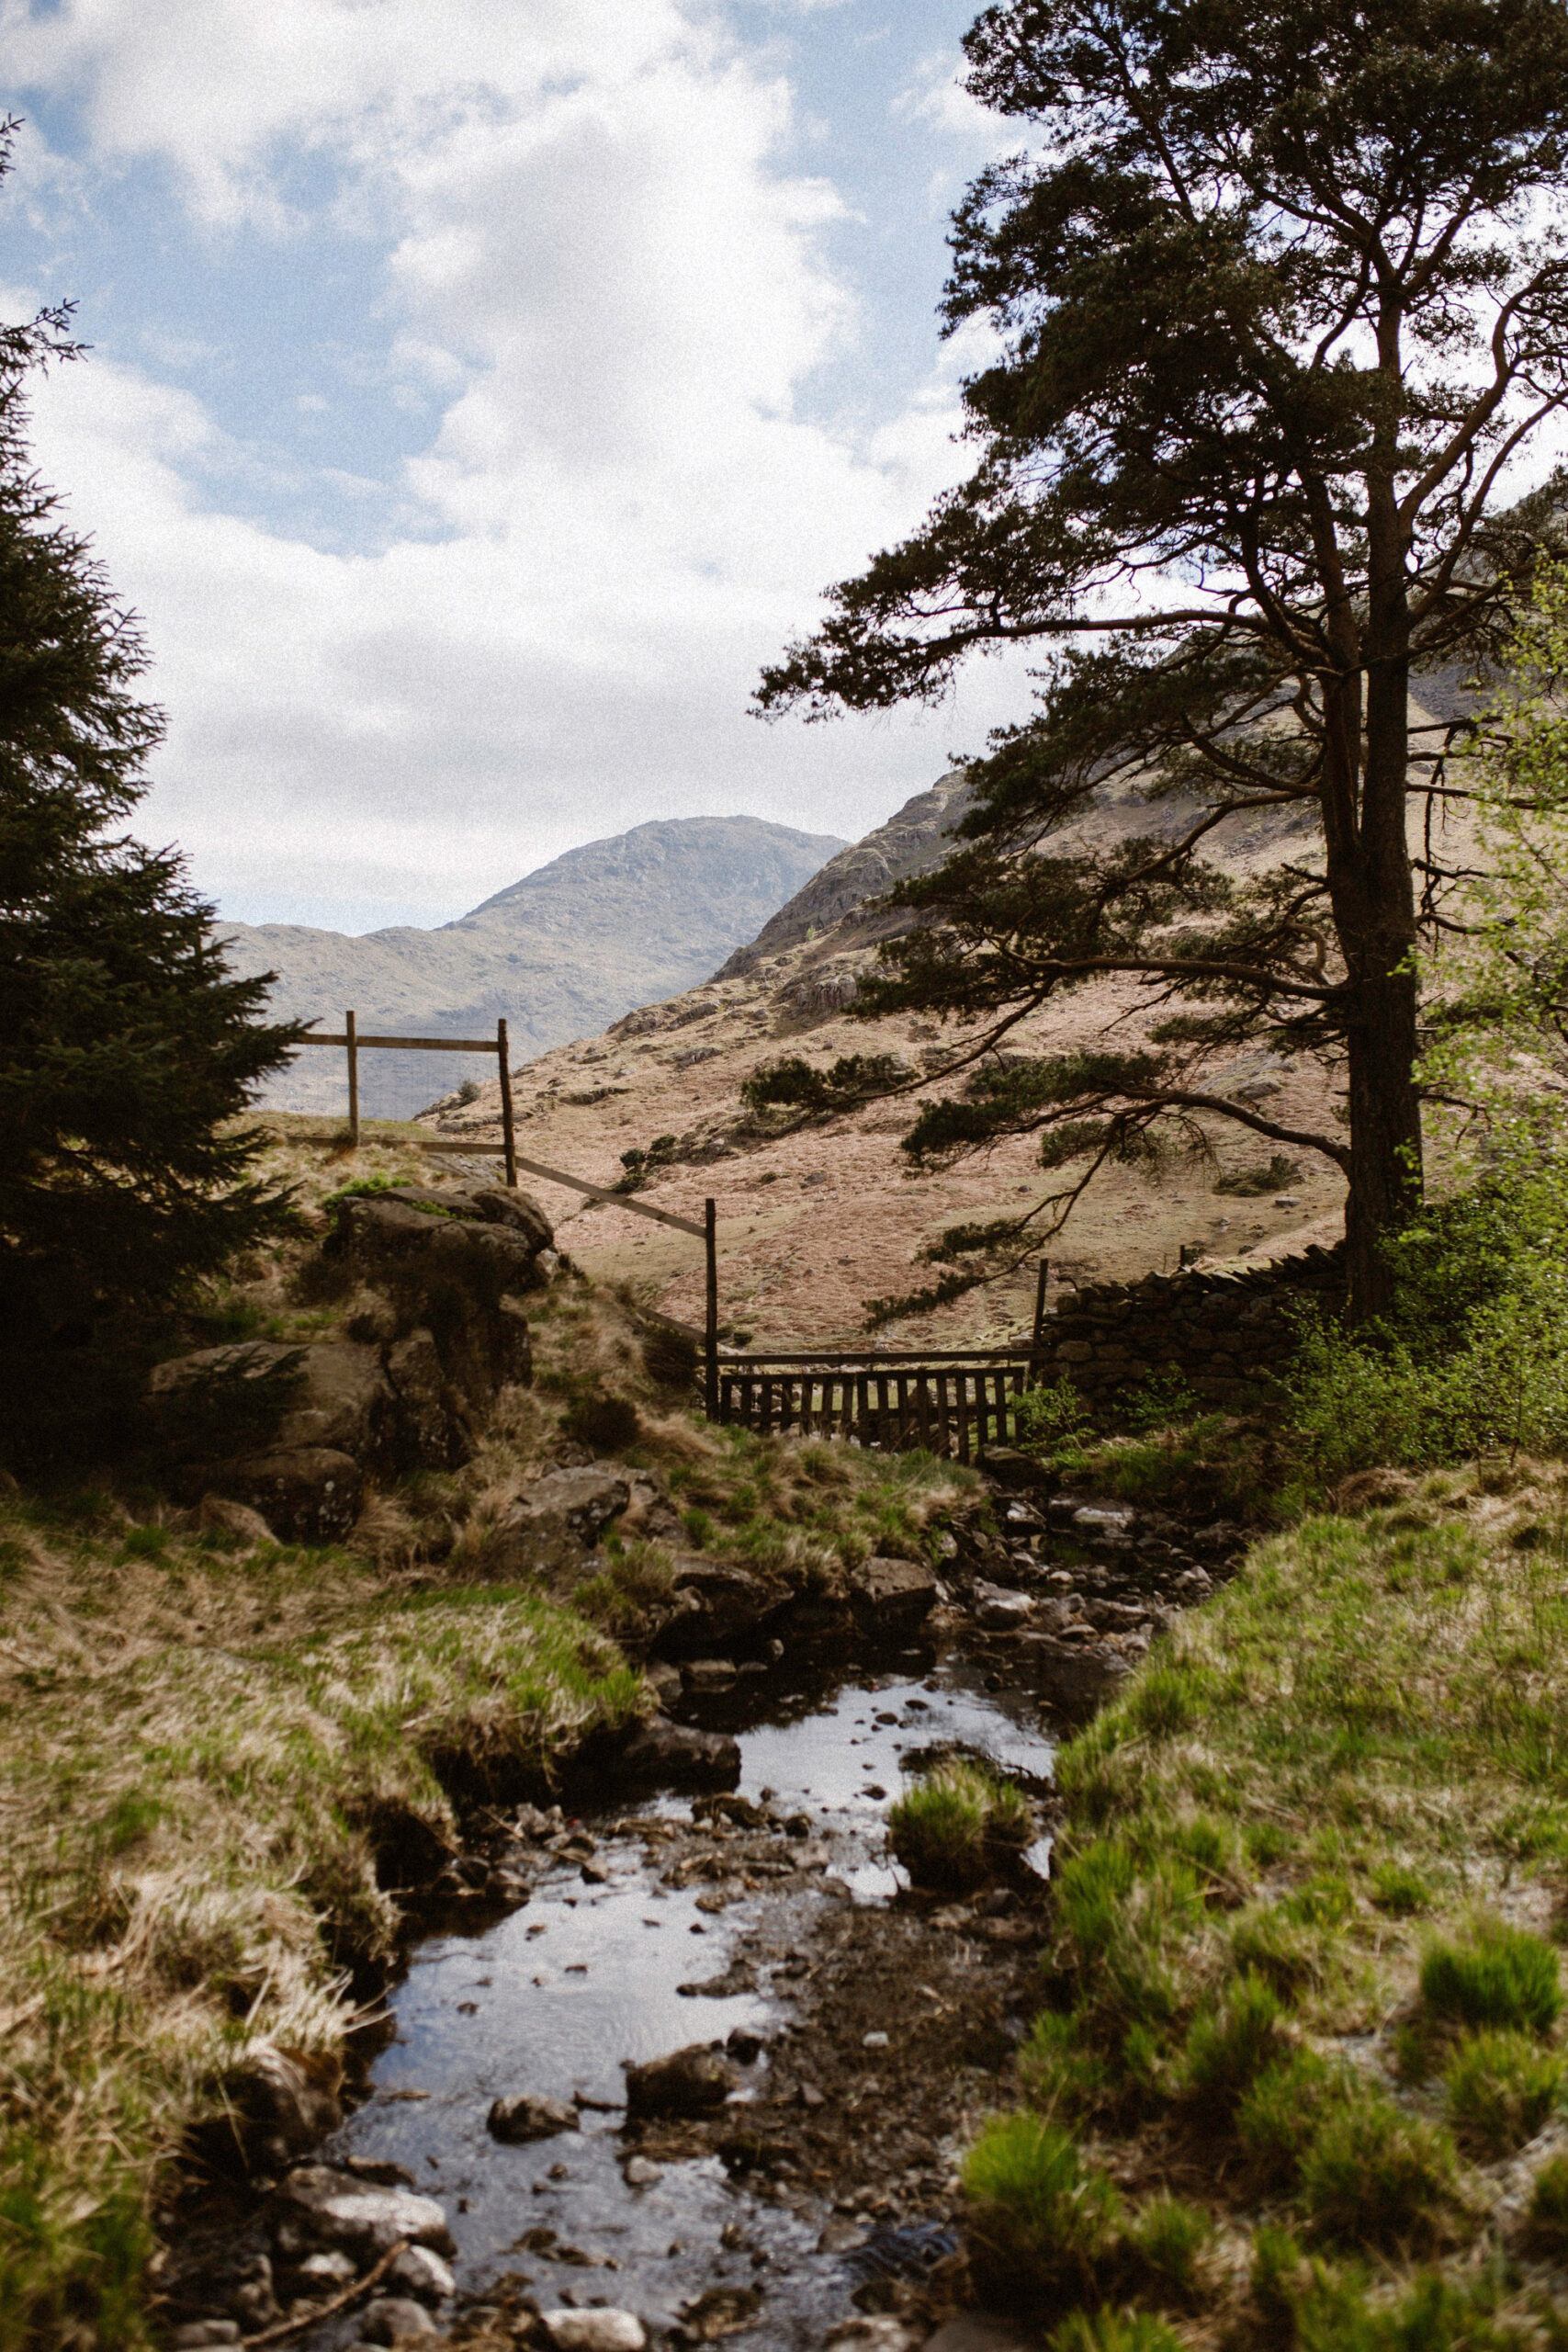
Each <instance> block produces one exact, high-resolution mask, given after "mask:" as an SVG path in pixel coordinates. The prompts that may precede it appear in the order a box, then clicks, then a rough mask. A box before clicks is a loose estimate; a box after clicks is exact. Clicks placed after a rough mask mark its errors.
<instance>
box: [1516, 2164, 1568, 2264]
mask: <svg viewBox="0 0 1568 2352" xmlns="http://www.w3.org/2000/svg"><path fill="white" fill-rule="evenodd" d="M1525 2236H1526V2240H1527V2243H1528V2244H1529V2248H1530V2251H1531V2253H1532V2254H1538V2255H1541V2256H1544V2257H1545V2258H1546V2259H1547V2260H1548V2261H1549V2262H1565V2261H1568V2156H1551V2157H1549V2158H1548V2160H1547V2162H1546V2163H1545V2164H1543V2165H1542V2166H1541V2168H1540V2171H1539V2172H1538V2173H1537V2175H1536V2177H1535V2185H1534V2187H1533V2188H1531V2190H1530V2201H1529V2211H1527V2213H1526V2215H1525Z"/></svg>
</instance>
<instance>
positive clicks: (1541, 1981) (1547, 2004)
mask: <svg viewBox="0 0 1568 2352" xmlns="http://www.w3.org/2000/svg"><path fill="white" fill-rule="evenodd" d="M1421 1999H1422V2002H1423V2004H1424V2005H1425V2007H1426V2009H1427V2013H1428V2014H1429V2016H1431V2017H1432V2018H1437V2019H1441V2020H1442V2021H1443V2022H1445V2023H1450V2024H1455V2025H1468V2026H1511V2027H1517V2028H1520V2029H1522V2030H1526V2031H1529V2032H1530V2033H1536V2034H1546V2033H1550V2032H1551V2029H1552V2027H1553V2026H1554V2025H1555V2024H1556V2022H1557V2018H1558V2016H1559V2013H1560V2012H1561V2010H1562V1985H1561V1984H1560V1982H1559V1980H1558V1973H1557V1954H1556V1953H1555V1952H1554V1951H1552V1949H1551V1945H1550V1944H1549V1943H1546V1942H1544V1941H1543V1940H1542V1939H1541V1938H1540V1936H1532V1935H1530V1934H1529V1931H1528V1930H1527V1929H1525V1928H1508V1927H1504V1926H1502V1925H1501V1924H1500V1923H1499V1922H1497V1921H1494V1920H1486V1921H1483V1923H1482V1924H1481V1925H1480V1927H1478V1928H1477V1929H1476V1931H1475V1934H1474V1937H1473V1939H1472V1941H1471V1942H1470V1943H1469V1944H1468V1945H1461V1944H1451V1943H1434V1944H1433V1945H1432V1946H1431V1947H1430V1948H1429V1950H1428V1951H1427V1956H1426V1958H1425V1960H1424V1961H1423V1962H1422V1963H1421Z"/></svg>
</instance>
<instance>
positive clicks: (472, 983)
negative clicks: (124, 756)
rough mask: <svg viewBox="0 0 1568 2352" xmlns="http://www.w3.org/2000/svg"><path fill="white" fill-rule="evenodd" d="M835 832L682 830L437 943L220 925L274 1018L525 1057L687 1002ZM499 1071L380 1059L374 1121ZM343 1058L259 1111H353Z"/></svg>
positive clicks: (600, 850)
mask: <svg viewBox="0 0 1568 2352" xmlns="http://www.w3.org/2000/svg"><path fill="white" fill-rule="evenodd" d="M843 847H844V844H843V843H842V842H839V841H837V840H836V839H834V837H833V836H832V835H830V834H823V833H802V832H797V831H795V830H794V829H793V828H792V827H790V826H788V825H773V824H768V823H765V822H764V821H763V820H761V819H760V818H756V817H682V818H675V819H670V820H660V821H659V822H655V823H651V824H647V825H637V826H634V827H633V828H632V830H631V831H629V832H626V833H618V834H616V835H615V836H614V837H613V838H612V839H610V840H607V841H600V842H587V843H586V844H585V845H584V846H583V847H582V848H581V849H574V850H569V851H568V852H567V853H566V854H565V855H564V856H563V857H558V858H554V859H552V860H551V862H550V864H549V865H542V866H540V867H539V868H538V870H537V872H536V873H533V874H528V875H525V876H524V877H523V879H522V880H521V881H520V882H514V883H513V884H512V885H511V887H510V888H507V889H505V890H501V891H498V892H497V893H496V894H495V896H494V897H493V898H490V899H485V900H484V902H483V904H482V905H480V906H478V907H475V908H474V909H473V910H471V912H469V913H468V914H466V915H462V916H460V917H459V918H458V919H457V922H449V923H445V924H443V925H441V926H440V928H439V929H435V930H431V931H423V930H419V929H417V928H414V927H412V926H407V925H404V926H398V927H395V928H393V929H389V930H386V931H374V932H370V933H367V934H366V935H365V936H364V937H363V938H354V937H351V936H349V935H348V934H347V933H343V932H335V931H315V930H311V929H310V928H308V927H307V926H305V925H303V924H299V923H262V924H248V923H235V924H231V925H229V926H227V927H226V934H225V935H226V937H227V940H228V943H229V950H230V956H231V961H232V963H233V965H234V967H235V968H236V970H239V971H242V972H265V971H274V972H276V974H277V976H278V978H277V985H276V988H275V989H274V990H273V993H272V1007H273V1010H274V1011H275V1012H277V1013H280V1014H285V1015H288V1016H290V1017H296V1018H299V1019H301V1020H307V1021H320V1022H321V1024H322V1026H323V1027H325V1028H327V1029H340V1028H341V1027H342V1025H343V1012H344V1008H345V1007H346V1006H350V1005H352V1006H353V1008H354V1010H355V1012H356V1014H357V1015H358V1019H359V1026H360V1028H361V1030H364V1031H369V1032H372V1033H374V1032H375V1031H377V1030H381V1031H391V1032H393V1033H398V1032H401V1033H404V1034H406V1033H408V1032H411V1031H421V1032H429V1033H430V1034H432V1035H441V1034H443V1033H444V1032H445V1033H450V1034H451V1035H459V1036H460V1035H483V1034H484V1033H485V1032H486V1031H487V1030H491V1029H493V1028H494V1026H495V1023H496V1021H497V1019H498V1018H504V1019H505V1020H506V1021H507V1023H509V1026H510V1030H511V1036H512V1046H513V1056H514V1057H515V1058H516V1059H518V1060H525V1059H527V1058H528V1057H530V1056H533V1055H537V1054H541V1053H546V1052H547V1051H549V1049H550V1048H551V1047H552V1046H560V1045H562V1044H563V1043H565V1042H566V1041H567V1040H568V1039H570V1038H573V1037H583V1036H592V1035H594V1034H595V1033H596V1032H597V1031H599V1030H601V1029H603V1028H604V1026H605V1025H606V1023H609V1022H612V1021H614V1020H615V1019H616V1018H617V1017H618V1016H619V1015H620V1014H622V1013H624V1012H626V1011H627V1009H628V1008H629V1007H631V1006H633V1005H637V1004H644V1003H647V1002H648V1001H649V1000H650V999H655V998H659V997H661V996H668V995H670V994H671V992H673V991H675V990H678V989H684V988H689V987H691V986H692V984H693V983H694V981H696V980H698V979H700V978H702V976H703V975H704V973H705V972H708V971H711V969H712V968H713V966H714V965H715V963H716V962H717V961H718V960H719V958H720V957H722V956H725V955H727V954H728V952H729V950H730V949H732V948H734V947H736V946H738V945H739V944H741V943H742V942H743V941H745V940H748V939H750V937H751V935H752V933H754V932H755V931H756V930H757V928H758V926H759V924H761V923H763V922H765V921H766V919H767V918H768V917H769V916H770V915H772V914H773V910H775V909H776V908H777V907H778V906H779V905H780V904H781V903H782V902H783V901H784V900H785V899H789V898H790V897H791V895H792V893H794V892H795V891H797V890H798V889H799V888H800V887H801V885H802V884H803V883H805V882H806V881H807V879H808V877H809V876H812V875H814V874H815V873H816V872H817V871H818V868H819V867H820V866H821V865H822V864H823V862H824V860H826V859H829V858H830V857H832V855H833V854H834V852H835V851H841V850H842V849H843ZM493 1067H494V1065H493V1063H489V1064H487V1063H482V1062H480V1061H479V1059H478V1057H474V1058H473V1059H469V1060H462V1059H459V1060H455V1061H451V1062H447V1061H443V1060H438V1059H436V1058H434V1057H432V1056H431V1055H429V1054H421V1053H412V1054H398V1053H378V1054H372V1055H367V1057H365V1060H364V1062H363V1063H362V1065H361V1078H360V1088H361V1103H362V1107H363V1108H364V1110H365V1112H366V1114H367V1115H368V1116H376V1117H384V1118H399V1117H406V1116H407V1115H409V1114H411V1113H412V1112H415V1111H418V1110H420V1109H421V1108H423V1105H424V1104H425V1103H428V1102H429V1101H430V1099H431V1097H432V1096H433V1095H434V1094H438V1093H440V1092H441V1091H442V1090H443V1089H444V1088H445V1087H455V1086H456V1085H457V1083H458V1081H459V1080H461V1079H462V1078H463V1077H464V1076H466V1075H472V1076H478V1075H479V1074H480V1073H481V1072H482V1071H483V1070H484V1069H487V1068H488V1069H493ZM264 1100H265V1102H266V1103H267V1104H268V1105H269V1107H271V1108H273V1109H276V1110H295V1111H319V1112H332V1111H335V1110H339V1109H341V1108H342V1107H343V1103H344V1070H343V1063H342V1060H341V1057H337V1056H335V1055H328V1054H324V1053H319V1052H306V1053H304V1054H301V1055H300V1056H299V1058H298V1060H297V1062H296V1063H295V1066H294V1068H293V1069H290V1070H288V1071H286V1072H285V1073H284V1074H283V1075H282V1076H281V1077H280V1078H278V1079H277V1080H275V1081H274V1082H273V1084H272V1086H271V1087H270V1089H269V1090H268V1091H267V1092H266V1094H265V1097H264Z"/></svg>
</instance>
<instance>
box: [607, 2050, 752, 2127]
mask: <svg viewBox="0 0 1568 2352" xmlns="http://www.w3.org/2000/svg"><path fill="white" fill-rule="evenodd" d="M737 2089H739V2077H738V2075H736V2072H735V2069H734V2067H733V2066H731V2065H729V2064H728V2063H727V2061H726V2060H725V2059H724V2058H722V2057H721V2056H720V2055H719V2053H718V2052H717V2051H716V2050H713V2049H710V2048H709V2046H708V2044H707V2043H706V2042H705V2041H693V2042H688V2043H687V2045H686V2047H685V2048H684V2049H683V2050H672V2051H671V2052H670V2054H669V2056H668V2057H665V2058H650V2059H649V2060H648V2061H647V2063H646V2064H643V2065H640V2066H628V2067H627V2069H626V2111H627V2113H628V2114H630V2115H634V2116H635V2115H707V2114H711V2112H712V2111H713V2109H715V2108H718V2107H722V2106H723V2105H724V2103H725V2101H726V2099H727V2098H728V2097H729V2095H730V2093H731V2092H732V2091H734V2090H737Z"/></svg>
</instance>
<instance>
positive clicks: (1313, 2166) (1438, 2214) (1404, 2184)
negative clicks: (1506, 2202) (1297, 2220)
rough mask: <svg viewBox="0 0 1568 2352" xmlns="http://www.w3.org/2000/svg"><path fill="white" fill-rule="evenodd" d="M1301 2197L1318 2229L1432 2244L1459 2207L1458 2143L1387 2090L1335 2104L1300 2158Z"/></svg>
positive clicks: (1370, 2239)
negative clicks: (1386, 2095)
mask: <svg viewBox="0 0 1568 2352" xmlns="http://www.w3.org/2000/svg"><path fill="white" fill-rule="evenodd" d="M1301 2197H1302V2203H1303V2207H1304V2208H1305V2211H1306V2212H1307V2214H1308V2215H1309V2216H1310V2218H1311V2221H1312V2222H1313V2225H1314V2229H1315V2230H1316V2232H1317V2233H1318V2235H1319V2236H1320V2237H1325V2238H1329V2239H1332V2240H1335V2241H1336V2242H1337V2243H1339V2244H1341V2245H1365V2246H1372V2247H1381V2248H1388V2249H1393V2248H1396V2247H1408V2246H1413V2245H1432V2244H1435V2243H1437V2242H1438V2241H1439V2240H1440V2239H1441V2238H1442V2237H1443V2236H1444V2235H1446V2234H1447V2233H1448V2232H1449V2230H1450V2227H1451V2225H1452V2222H1453V2220H1454V2217H1455V2214H1456V2211H1457V2210H1458V2187H1457V2175H1456V2170H1455V2165H1454V2152H1453V2143H1452V2142H1451V2141H1450V2138H1449V2135H1448V2133H1447V2132H1446V2131H1440V2130H1439V2129H1438V2127H1437V2126H1436V2125H1434V2124H1430V2123H1427V2122H1425V2121H1423V2120H1421V2119H1419V2118H1418V2117H1415V2116H1410V2115H1406V2114H1405V2113H1404V2111H1403V2109H1400V2108H1397V2107H1395V2105H1394V2104H1393V2100H1392V2099H1389V2098H1384V2097H1383V2096H1382V2094H1381V2093H1379V2092H1374V2091H1363V2092H1361V2093H1359V2096H1357V2097H1354V2098H1350V2099H1348V2100H1347V2101H1345V2102H1344V2103H1343V2104H1340V2105H1336V2106H1334V2107H1332V2108H1331V2109H1330V2110H1329V2112H1328V2114H1327V2115H1326V2116H1325V2119H1324V2120H1323V2121H1322V2122H1321V2123H1320V2124H1319V2126H1318V2128H1317V2131H1315V2133H1314V2136H1313V2140H1312V2144H1311V2145H1310V2147H1309V2148H1308V2149H1307V2151H1306V2154H1305V2155H1304V2156H1303V2159H1302V2167H1301Z"/></svg>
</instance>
